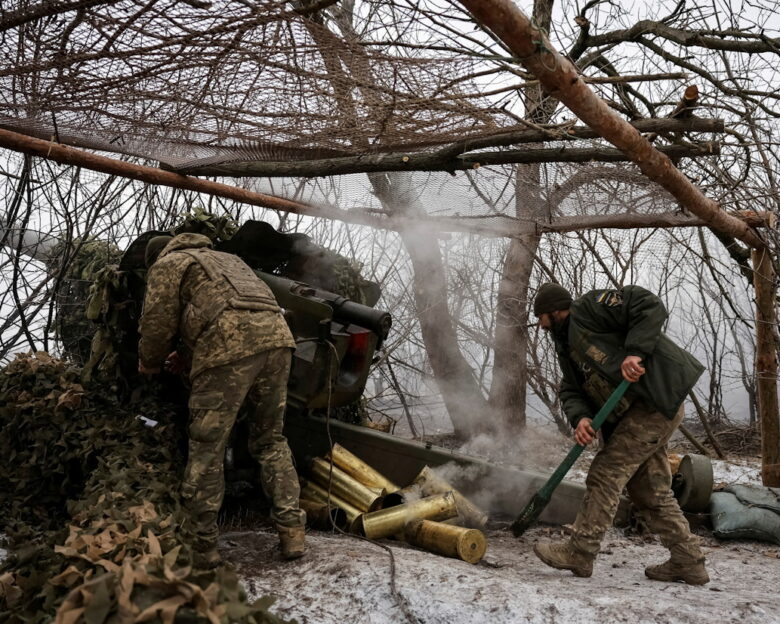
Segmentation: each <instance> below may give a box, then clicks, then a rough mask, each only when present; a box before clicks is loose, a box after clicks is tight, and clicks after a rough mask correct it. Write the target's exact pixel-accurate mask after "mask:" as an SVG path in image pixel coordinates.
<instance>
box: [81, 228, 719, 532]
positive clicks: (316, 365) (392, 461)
mask: <svg viewBox="0 0 780 624" xmlns="http://www.w3.org/2000/svg"><path fill="white" fill-rule="evenodd" d="M179 231H193V230H191V229H188V230H181V229H180V230H179ZM195 231H197V230H195ZM164 233H168V232H159V231H150V232H146V233H144V234H142V235H141V236H139V237H138V238H137V239H136V240H134V241H133V243H132V244H131V245H130V246H129V247H128V249H127V250H126V251H125V252H124V254H123V255H122V256H121V260H120V262H119V265H118V271H117V274H118V275H121V280H119V281H120V282H121V287H120V288H119V290H118V291H117V292H116V293H115V297H114V301H113V305H108V306H105V305H88V306H87V309H88V311H89V310H90V309H93V310H100V312H99V313H98V314H97V315H96V316H95V315H94V314H93V319H97V320H99V321H100V320H102V321H106V320H110V322H111V324H112V325H113V330H112V334H111V336H110V339H109V340H107V339H106V336H105V335H103V336H102V337H101V329H102V327H101V324H100V323H99V328H98V332H97V334H96V336H95V339H93V341H92V354H91V357H90V358H89V361H88V362H87V364H86V366H85V370H86V372H87V373H88V374H89V373H90V372H91V371H98V370H99V369H100V368H101V367H102V368H104V369H105V368H112V367H113V369H114V370H115V371H116V373H115V374H116V380H117V382H118V383H120V384H126V387H127V389H128V390H131V391H132V389H133V388H136V389H137V388H138V387H139V384H141V380H140V379H139V376H138V373H137V347H138V335H137V323H138V319H139V317H140V312H141V305H142V301H143V294H144V288H145V276H146V267H145V264H144V252H145V248H146V243H147V242H148V241H149V239H150V238H152V237H154V236H157V235H159V234H164ZM175 233H178V231H175ZM215 248H216V249H218V250H220V251H225V252H228V253H235V254H236V255H238V256H240V257H241V258H242V259H243V260H244V261H245V262H247V264H249V266H251V267H252V268H253V269H254V270H255V271H256V272H257V274H258V276H259V277H261V279H263V280H264V281H265V282H266V283H267V284H268V285H269V287H270V288H271V289H272V291H273V292H274V295H275V296H276V298H277V300H278V302H279V303H280V305H281V306H282V307H283V308H284V310H285V317H286V319H287V321H288V323H289V325H290V328H291V330H292V333H293V336H294V338H295V340H296V343H297V349H296V352H295V354H294V357H293V362H292V368H291V375H290V380H289V385H288V396H289V400H288V410H287V413H286V418H285V435H286V436H287V439H288V441H289V443H290V447H291V449H292V451H293V454H294V456H295V459H296V462H297V463H298V465H299V466H303V465H305V463H306V462H307V461H308V459H309V458H312V457H317V456H322V455H324V454H325V453H327V451H328V450H329V449H330V446H331V444H332V443H334V442H338V443H340V444H341V445H342V446H344V447H345V448H347V449H348V450H350V451H351V452H352V453H354V454H355V455H357V456H358V457H360V458H361V459H363V460H364V461H366V462H367V463H369V464H370V465H372V466H373V467H374V468H376V469H377V470H379V471H380V472H382V473H383V474H385V475H386V476H387V477H388V478H390V479H392V480H393V481H395V482H397V483H409V482H411V481H412V480H413V479H414V477H415V476H416V475H417V474H419V472H420V471H421V470H422V469H423V468H424V467H425V466H426V465H427V466H431V467H435V466H440V465H444V464H453V465H455V466H460V467H462V468H466V469H467V470H464V471H463V473H462V478H460V479H456V480H453V485H455V486H457V487H458V488H459V489H460V490H461V491H463V492H464V493H465V494H467V495H473V494H474V493H477V492H480V491H494V492H495V491H500V492H501V495H500V496H497V497H494V498H493V500H492V502H491V505H490V507H489V509H486V510H487V511H490V512H494V513H503V514H506V515H508V516H515V515H516V514H517V513H518V512H519V511H520V510H521V509H522V507H523V505H524V503H525V502H526V500H527V498H528V495H529V493H530V492H532V491H534V490H535V489H538V488H539V487H540V486H541V485H542V484H543V483H544V482H545V481H546V480H547V477H548V475H546V474H544V473H542V472H536V471H532V470H520V469H517V468H515V467H511V466H500V465H496V464H493V463H490V462H487V461H483V460H480V459H478V458H474V457H469V456H466V455H463V454H460V453H457V452H455V451H451V450H448V449H444V448H438V447H435V446H433V445H431V444H430V443H424V442H419V441H415V440H405V439H401V438H398V437H396V436H393V435H390V434H388V433H384V432H381V431H377V430H375V429H372V428H368V427H365V426H359V425H358V424H356V423H355V422H344V421H343V420H340V419H338V418H334V417H333V415H334V410H338V409H339V408H348V407H349V406H350V405H355V404H356V402H357V401H358V400H359V399H360V398H361V396H362V393H363V390H364V388H365V385H366V381H367V378H368V375H369V372H370V366H371V363H372V361H373V360H374V358H375V355H376V353H377V350H378V349H379V348H380V347H381V345H382V343H383V341H384V340H385V339H386V338H387V336H388V332H389V330H390V327H391V319H390V315H389V314H388V313H386V312H383V311H381V310H377V309H375V308H374V307H373V306H374V305H375V304H376V303H377V301H378V300H379V296H380V290H379V286H378V285H377V284H375V283H373V282H369V281H367V280H364V279H362V278H360V277H359V276H358V277H356V276H355V275H354V274H353V275H352V279H351V283H349V284H345V283H344V280H342V279H340V278H339V276H338V272H339V267H338V262H336V263H334V262H333V258H334V257H335V256H336V255H335V254H332V252H326V251H325V250H322V248H319V247H317V246H315V245H312V244H311V243H310V242H309V241H308V238H307V237H305V236H303V235H300V234H283V233H280V232H277V231H276V230H274V229H273V228H272V227H271V226H270V225H268V224H266V223H263V222H259V221H249V222H247V223H245V224H244V225H243V226H242V227H241V228H239V229H238V231H236V232H235V233H234V234H233V235H232V236H230V237H229V238H226V239H222V240H220V239H217V241H216V244H215ZM328 254H332V255H330V256H329V255H328ZM115 277H116V275H113V278H115ZM103 279H104V281H111V279H112V275H111V274H110V273H109V274H106V275H104V276H103ZM347 281H350V280H347ZM99 282H100V280H98V282H97V283H96V284H94V285H93V288H92V294H93V296H95V294H96V293H100V292H101V288H100V283H99ZM334 291H339V292H334ZM108 316H110V317H111V318H110V319H107V317H108ZM97 317H101V318H97ZM103 325H105V323H103ZM82 344H83V342H82ZM107 344H108V345H110V351H111V353H109V354H107V353H101V352H100V346H101V345H103V346H105V345H107ZM96 347H97V348H96ZM106 362H108V363H109V366H108V367H106V366H105V364H106ZM162 385H163V386H164V387H165V388H166V389H167V391H168V392H169V393H170V394H171V398H173V400H174V401H175V402H178V403H179V404H180V405H182V407H183V408H184V409H183V413H185V414H186V407H185V406H186V390H187V389H186V387H185V386H184V385H183V384H182V383H181V380H180V379H178V378H174V376H171V375H169V377H168V378H167V379H166V380H165V382H164V383H163V384H162ZM242 427H243V425H242V423H241V421H240V420H239V423H238V424H237V426H236V428H235V430H234V432H233V433H234V435H233V437H232V440H231V444H230V448H229V451H228V453H227V454H226V464H227V465H226V468H227V470H226V478H227V479H228V482H229V488H228V492H230V491H231V490H232V491H233V493H234V494H240V493H242V492H245V491H246V489H247V488H248V487H250V484H252V483H257V482H258V481H257V480H256V479H255V478H254V476H253V473H254V470H255V466H254V462H253V461H252V459H251V457H250V455H249V453H248V450H247V449H246V447H245V441H246V439H247V436H246V435H244V433H243V431H242ZM695 476H696V475H693V477H689V478H688V484H687V486H686V491H688V495H687V497H688V498H690V497H691V493H690V490H691V488H693V489H695V490H699V489H702V488H703V489H704V490H706V491H702V492H699V493H698V494H697V495H696V496H695V497H694V498H696V499H697V500H698V499H704V498H707V497H708V496H709V491H711V487H712V484H711V481H710V482H709V483H702V484H698V483H696V482H697V481H700V480H701V479H695V478H694V477H695ZM705 481H706V480H705ZM583 495H584V487H583V486H581V485H579V484H575V483H570V482H565V481H564V482H563V483H562V484H561V486H559V488H558V489H557V490H556V492H555V494H554V495H553V498H552V500H551V502H550V504H549V506H548V507H547V508H546V510H545V512H544V513H543V515H542V516H541V520H542V521H548V522H553V523H567V522H572V521H573V520H574V517H575V515H576V512H577V509H578V507H579V505H580V502H581V499H582V496H583ZM627 519H628V507H627V505H626V504H623V505H622V506H621V509H620V511H619V513H618V517H617V521H618V522H626V521H627Z"/></svg>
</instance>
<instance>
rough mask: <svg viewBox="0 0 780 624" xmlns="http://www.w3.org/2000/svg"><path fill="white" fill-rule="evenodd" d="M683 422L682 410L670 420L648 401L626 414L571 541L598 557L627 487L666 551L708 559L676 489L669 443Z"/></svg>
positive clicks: (602, 454) (591, 475)
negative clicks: (678, 502)
mask: <svg viewBox="0 0 780 624" xmlns="http://www.w3.org/2000/svg"><path fill="white" fill-rule="evenodd" d="M682 419H683V410H682V408H680V409H679V410H678V412H677V415H676V416H675V418H674V419H673V420H669V419H668V418H666V417H665V416H664V414H662V413H661V412H658V411H657V410H655V409H653V408H651V407H649V406H647V405H646V404H644V403H642V402H636V403H635V404H634V405H633V406H632V407H631V408H630V409H629V410H628V411H627V412H626V414H625V415H624V416H623V418H622V419H621V420H620V421H619V422H618V424H617V425H616V426H615V429H614V431H613V432H612V433H611V435H609V436H608V438H607V441H606V443H605V445H604V448H602V449H601V450H600V451H599V452H598V454H597V455H596V457H595V458H594V459H593V463H592V464H591V466H590V470H589V471H588V476H587V479H586V481H585V485H586V488H587V490H586V493H585V498H584V499H583V501H582V505H581V506H580V510H579V512H578V514H577V519H576V520H575V522H574V530H573V534H572V538H571V544H572V546H573V547H574V548H575V549H577V550H579V551H581V552H585V553H589V554H591V555H593V556H595V555H596V554H597V553H598V551H599V545H600V544H601V540H602V539H603V537H604V534H605V532H606V530H607V528H608V527H609V526H611V525H612V520H613V518H614V516H615V512H616V511H617V507H618V503H619V501H620V493H621V492H622V491H623V488H624V487H625V488H627V490H628V496H629V498H630V499H631V502H632V503H633V504H634V505H635V507H636V508H637V510H638V512H639V514H640V515H641V516H642V517H643V518H644V520H645V522H646V524H647V527H648V528H649V529H650V530H651V531H652V532H653V533H655V534H656V535H658V537H659V538H660V540H661V543H662V544H663V545H664V546H665V547H666V548H668V549H670V550H671V549H672V548H675V553H676V554H677V556H678V559H679V558H681V557H684V558H688V559H690V560H693V561H702V560H703V559H704V555H703V554H702V551H701V548H700V546H699V539H698V538H697V537H696V536H694V535H693V534H691V531H690V527H689V526H688V521H687V520H686V519H685V516H683V513H682V511H680V507H679V505H678V504H677V500H676V499H675V498H674V495H673V494H672V488H671V486H672V473H671V469H670V468H669V460H668V458H667V455H666V443H667V442H668V441H669V438H670V437H671V435H672V433H673V432H674V430H675V429H676V428H677V427H678V426H679V424H680V422H682Z"/></svg>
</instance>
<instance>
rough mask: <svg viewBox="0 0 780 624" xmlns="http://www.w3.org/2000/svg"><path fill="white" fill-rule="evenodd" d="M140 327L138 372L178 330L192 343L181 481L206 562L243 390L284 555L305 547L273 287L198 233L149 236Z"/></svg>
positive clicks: (163, 352) (285, 336) (286, 357)
mask: <svg viewBox="0 0 780 624" xmlns="http://www.w3.org/2000/svg"><path fill="white" fill-rule="evenodd" d="M146 261H147V266H149V267H150V269H149V274H148V279H147V286H146V294H145V297H144V308H143V315H142V317H141V322H140V326H139V332H140V334H141V340H140V343H139V350H138V354H139V371H140V372H142V373H157V372H159V371H160V369H161V367H162V366H163V365H164V363H165V362H166V359H167V358H168V356H169V354H171V352H172V351H173V347H174V344H175V341H176V340H177V339H180V340H181V341H182V342H183V343H184V344H185V345H186V347H187V348H188V349H189V350H190V351H191V352H192V368H191V371H190V380H191V383H192V391H191V395H190V400H189V408H190V425H189V438H190V439H189V456H188V462H187V467H186V470H185V474H184V482H183V483H182V487H181V496H182V501H183V505H184V507H185V510H186V511H187V512H188V513H187V520H186V522H185V527H184V530H185V533H186V534H187V535H188V537H189V538H190V539H191V541H192V544H193V547H194V549H195V551H196V552H198V553H200V556H201V558H203V559H204V560H205V561H206V563H207V564H214V565H215V564H217V563H218V562H219V555H218V553H217V551H216V540H217V514H218V512H219V509H220V506H221V505H222V498H223V495H224V489H225V483H224V475H223V462H224V457H225V446H226V444H227V441H228V437H229V435H230V431H231V429H232V428H233V424H234V422H235V420H236V416H237V414H238V411H239V409H240V408H241V406H242V404H243V402H244V400H245V398H247V397H248V398H249V400H250V401H251V403H252V406H253V408H254V416H253V417H252V418H250V441H249V448H250V451H251V452H252V454H253V456H254V457H255V459H256V460H257V461H258V462H259V464H260V467H261V480H262V486H263V489H264V490H265V492H266V494H267V495H268V497H269V499H270V500H271V501H272V505H273V508H272V512H271V517H272V519H273V520H274V521H275V523H276V526H277V529H278V531H279V536H280V541H281V547H282V555H283V556H284V557H285V558H288V559H292V558H295V557H299V556H301V555H302V554H303V552H304V522H305V514H304V512H303V511H302V510H301V509H300V507H299V501H298V498H299V494H300V489H299V484H298V478H297V475H296V472H295V468H294V467H293V461H292V455H291V453H290V449H289V447H288V445H287V440H286V439H285V438H284V436H283V435H282V424H283V417H284V410H285V404H286V399H287V379H288V377H289V372H290V359H291V353H292V351H291V349H294V348H295V342H294V341H293V338H292V335H291V334H290V330H289V328H288V327H287V323H286V322H285V320H284V318H283V316H282V314H281V310H280V308H279V306H278V305H277V303H276V300H275V299H274V296H273V294H272V293H271V290H270V289H269V288H268V286H266V284H265V283H264V282H263V281H262V280H260V279H259V278H258V277H257V276H256V275H255V274H254V273H253V272H252V270H251V269H250V268H249V267H248V266H247V265H246V264H245V263H244V262H243V261H241V260H240V259H239V258H237V257H236V256H233V255H231V254H226V253H221V252H217V251H214V250H212V249H211V241H210V240H209V238H208V237H206V236H203V235H201V234H180V235H178V236H176V237H174V238H171V237H155V238H153V239H152V240H151V241H150V242H149V244H148V245H147V252H146Z"/></svg>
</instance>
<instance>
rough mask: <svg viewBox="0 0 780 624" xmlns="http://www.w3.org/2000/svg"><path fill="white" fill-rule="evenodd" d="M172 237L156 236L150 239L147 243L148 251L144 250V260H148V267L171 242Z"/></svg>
mask: <svg viewBox="0 0 780 624" xmlns="http://www.w3.org/2000/svg"><path fill="white" fill-rule="evenodd" d="M172 238H173V237H172V236H155V237H153V238H150V239H149V242H148V243H146V251H145V252H144V261H145V262H146V268H147V269H148V268H149V267H150V266H152V265H153V264H154V263H155V262H156V261H157V258H158V257H159V256H160V254H161V253H162V250H163V249H165V246H166V245H167V244H168V243H170V242H171V239H172Z"/></svg>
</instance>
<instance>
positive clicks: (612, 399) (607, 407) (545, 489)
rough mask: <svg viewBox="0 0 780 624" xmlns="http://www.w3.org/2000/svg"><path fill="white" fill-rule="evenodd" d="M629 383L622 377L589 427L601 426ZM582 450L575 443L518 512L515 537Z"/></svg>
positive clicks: (540, 508)
mask: <svg viewBox="0 0 780 624" xmlns="http://www.w3.org/2000/svg"><path fill="white" fill-rule="evenodd" d="M630 385H631V382H630V381H626V380H625V379H624V380H623V381H621V382H620V385H619V386H618V387H617V388H615V391H614V392H613V393H612V394H611V395H609V398H608V399H607V401H606V403H604V405H603V406H602V408H601V409H600V410H599V411H598V414H596V415H595V416H594V417H593V422H592V423H591V427H593V430H594V431H598V430H599V429H600V428H601V425H603V424H604V421H605V420H606V419H607V416H609V415H610V413H611V412H612V410H613V409H615V406H616V405H617V403H618V401H620V399H622V398H623V395H624V394H625V393H626V390H628V386H630ZM583 450H585V447H584V446H581V445H579V444H575V445H574V447H573V448H572V449H571V450H570V451H569V454H568V455H567V456H566V458H565V459H564V460H563V461H562V462H561V465H560V466H558V468H556V469H555V472H553V473H552V476H551V477H550V478H549V479H548V480H547V483H545V484H544V485H543V486H542V487H541V488H540V489H539V491H538V492H537V493H536V494H534V497H533V498H532V499H531V501H530V502H529V503H528V504H527V505H526V506H525V508H524V509H523V511H522V512H520V515H519V516H518V517H517V520H515V521H514V522H513V523H512V533H514V534H515V537H520V536H521V535H522V534H523V533H525V531H526V530H527V529H528V527H530V526H531V525H532V524H533V523H534V522H536V520H537V518H538V517H539V515H540V514H541V513H542V511H544V508H545V507H547V503H549V502H550V498H552V494H553V492H554V491H555V488H557V487H558V485H559V484H560V483H561V481H563V478H564V477H565V476H566V473H567V472H569V469H570V468H571V467H572V466H573V465H574V462H575V461H577V458H578V457H579V456H580V455H581V454H582V451H583Z"/></svg>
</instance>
